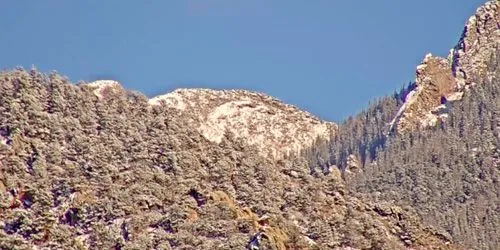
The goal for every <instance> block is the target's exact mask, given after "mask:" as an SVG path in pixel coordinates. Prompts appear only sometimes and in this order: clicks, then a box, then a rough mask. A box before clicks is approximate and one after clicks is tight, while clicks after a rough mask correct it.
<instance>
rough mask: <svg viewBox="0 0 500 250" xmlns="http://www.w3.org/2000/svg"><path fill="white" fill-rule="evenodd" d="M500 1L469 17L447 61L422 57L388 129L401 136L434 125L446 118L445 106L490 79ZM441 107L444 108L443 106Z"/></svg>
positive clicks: (498, 36) (499, 23) (497, 40)
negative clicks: (475, 85)
mask: <svg viewBox="0 0 500 250" xmlns="http://www.w3.org/2000/svg"><path fill="white" fill-rule="evenodd" d="M499 9H500V2H499V1H491V2H488V3H486V4H485V5H483V6H481V7H479V8H478V9H477V11H476V14H475V15H474V16H472V17H471V18H469V20H468V22H467V23H466V26H465V28H464V31H463V33H462V37H461V38H460V41H459V43H458V45H457V46H455V48H454V49H452V50H451V52H450V55H449V57H448V59H444V58H439V57H434V56H432V55H431V54H428V55H426V56H425V59H424V60H423V62H422V64H420V65H419V66H418V67H417V70H416V80H415V84H414V86H413V89H411V91H410V92H409V93H408V95H407V96H406V98H405V103H404V104H403V105H402V107H401V109H400V110H399V112H398V113H397V115H396V117H395V118H394V120H393V121H392V123H391V130H392V129H394V130H396V131H397V132H398V133H404V132H406V131H411V130H414V129H417V128H421V127H427V126H434V125H435V124H436V123H437V121H438V120H439V119H441V120H442V119H444V118H446V112H444V110H445V109H446V104H447V102H449V101H456V100H460V99H461V97H462V95H463V91H465V90H467V89H468V88H469V87H470V86H473V85H474V84H475V83H476V82H477V81H481V80H482V79H486V78H488V77H490V75H491V74H492V73H493V72H489V70H488V68H487V66H486V65H487V63H488V62H489V61H490V60H491V58H492V57H494V56H497V54H498V51H499V45H500V29H499V27H500V12H499ZM442 105H444V106H442Z"/></svg>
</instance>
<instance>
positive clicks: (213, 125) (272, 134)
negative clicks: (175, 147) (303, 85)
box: [149, 89, 337, 158]
mask: <svg viewBox="0 0 500 250" xmlns="http://www.w3.org/2000/svg"><path fill="white" fill-rule="evenodd" d="M149 103H150V104H151V105H165V107H166V108H173V109H176V110H177V112H179V113H181V114H182V115H183V116H185V117H186V118H188V119H190V121H191V124H192V125H193V126H195V127H196V128H197V130H198V131H199V132H200V133H201V134H202V135H203V136H204V137H205V138H206V139H208V140H209V141H212V142H215V143H220V142H221V141H222V138H223V137H224V136H225V135H226V133H228V132H229V133H231V134H233V135H234V136H235V137H236V138H239V139H243V140H245V142H247V143H249V144H250V145H255V146H256V147H257V148H258V149H259V151H260V152H261V154H262V155H263V156H271V157H272V158H281V157H283V156H286V155H289V154H291V153H299V152H300V150H302V149H304V148H307V147H309V146H311V145H312V144H313V142H314V141H315V140H316V139H317V138H318V137H319V138H322V139H329V138H330V136H331V135H332V133H334V132H335V130H336V128H337V126H336V125H335V124H334V123H331V122H325V121H322V120H320V119H318V118H316V117H314V116H313V115H311V114H310V113H308V112H305V111H302V110H299V109H297V108H296V107H294V106H292V105H287V104H284V103H282V102H281V101H279V100H277V99H275V98H272V97H270V96H267V95H264V94H260V93H255V92H250V91H246V90H210V89H178V90H175V91H174V92H171V93H168V94H166V95H161V96H158V97H155V98H152V99H150V100H149Z"/></svg>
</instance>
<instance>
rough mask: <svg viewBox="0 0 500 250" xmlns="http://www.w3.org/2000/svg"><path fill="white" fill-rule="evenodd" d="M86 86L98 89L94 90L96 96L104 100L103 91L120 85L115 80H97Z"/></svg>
mask: <svg viewBox="0 0 500 250" xmlns="http://www.w3.org/2000/svg"><path fill="white" fill-rule="evenodd" d="M85 85H86V86H89V87H92V88H96V89H95V90H94V94H95V95H96V96H97V97H99V98H102V90H103V89H105V88H108V87H116V86H120V83H119V82H117V81H115V80H97V81H93V82H90V83H87V84H85Z"/></svg>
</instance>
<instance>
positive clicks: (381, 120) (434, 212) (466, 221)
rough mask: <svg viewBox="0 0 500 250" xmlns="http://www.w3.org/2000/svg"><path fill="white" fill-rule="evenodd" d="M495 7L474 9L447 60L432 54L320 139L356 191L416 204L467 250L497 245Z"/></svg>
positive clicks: (498, 49) (499, 109)
mask: <svg viewBox="0 0 500 250" xmlns="http://www.w3.org/2000/svg"><path fill="white" fill-rule="evenodd" d="M499 6H500V3H499V2H498V1H491V2H488V3H486V4H485V5H484V6H482V7H480V8H478V10H477V13H476V14H475V15H474V16H473V17H471V18H470V19H469V21H468V22H467V25H466V27H465V29H464V33H463V35H462V38H461V40H460V42H459V44H458V45H457V46H456V47H455V49H454V50H452V53H451V54H450V60H447V59H442V58H438V57H434V56H432V55H427V56H426V57H425V59H424V61H423V63H422V64H421V65H420V66H418V67H417V77H416V82H415V83H414V84H412V85H410V86H409V87H408V89H405V90H403V91H401V93H397V94H395V95H393V96H388V97H384V98H382V99H380V100H378V101H377V102H375V103H374V104H373V105H372V106H370V107H369V108H368V109H367V110H366V111H363V112H361V113H360V114H358V115H357V116H355V117H352V118H350V119H348V120H347V121H346V122H344V123H343V124H340V125H339V129H338V131H337V133H336V136H335V137H334V138H333V139H332V140H331V143H330V144H329V145H327V146H324V147H323V150H325V148H327V149H329V154H330V160H329V161H330V163H332V164H336V165H338V166H339V167H340V169H342V170H343V177H344V179H345V180H346V181H347V187H348V189H349V190H351V192H352V193H353V194H355V195H359V196H360V197H363V198H362V199H363V200H372V201H373V202H382V201H383V202H391V203H394V204H397V205H399V206H408V207H411V208H412V209H414V211H415V212H416V213H418V214H419V216H420V217H421V218H422V219H423V220H424V222H425V224H427V225H433V226H434V227H435V228H436V229H438V230H440V232H447V233H445V234H448V235H449V238H450V239H451V240H452V241H453V242H455V243H457V244H459V245H462V246H464V248H466V249H497V248H498V246H499V245H500V242H499V241H498V235H500V232H499V231H498V228H500V211H499V210H498V204H500V200H499V198H498V195H499V194H500V185H499V183H500V172H499V171H500V167H499V166H500V151H499V150H500V125H499V124H500V123H499V122H500V120H499V119H498V117H500V92H499V91H500V90H499V86H500V85H499V84H498V82H499V79H500V70H499V61H500V60H499V58H500V46H499V43H500V37H499V34H500V33H499V31H500V29H499V27H500V22H499ZM457 51H459V52H457ZM451 59H453V60H451ZM458 71H460V72H465V74H462V73H457V72H458ZM394 130H395V131H396V132H397V133H391V132H393V131H394Z"/></svg>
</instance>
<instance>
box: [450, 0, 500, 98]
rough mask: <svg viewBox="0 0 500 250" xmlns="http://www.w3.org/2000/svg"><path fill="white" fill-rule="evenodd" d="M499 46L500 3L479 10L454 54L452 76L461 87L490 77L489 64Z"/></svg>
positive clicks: (452, 56) (495, 2)
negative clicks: (487, 65)
mask: <svg viewBox="0 0 500 250" xmlns="http://www.w3.org/2000/svg"><path fill="white" fill-rule="evenodd" d="M499 45H500V1H498V0H493V1H489V2H487V3H486V4H484V5H483V6H481V7H479V8H478V9H477V11H476V13H475V15H473V16H471V17H470V18H469V20H468V21H467V23H466V25H465V28H464V31H463V33H462V37H461V38H460V41H459V42H458V44H457V46H455V48H454V49H452V51H451V55H450V57H451V58H452V60H453V67H452V70H453V74H454V75H455V77H456V78H457V82H458V83H459V87H460V88H463V87H464V86H466V85H473V84H475V83H476V82H475V81H477V80H478V79H484V78H485V77H488V75H489V74H490V73H491V72H488V71H487V67H486V64H487V62H488V61H489V60H490V58H491V56H492V54H494V53H495V51H496V50H498V48H499Z"/></svg>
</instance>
